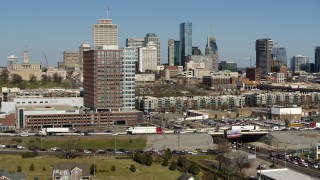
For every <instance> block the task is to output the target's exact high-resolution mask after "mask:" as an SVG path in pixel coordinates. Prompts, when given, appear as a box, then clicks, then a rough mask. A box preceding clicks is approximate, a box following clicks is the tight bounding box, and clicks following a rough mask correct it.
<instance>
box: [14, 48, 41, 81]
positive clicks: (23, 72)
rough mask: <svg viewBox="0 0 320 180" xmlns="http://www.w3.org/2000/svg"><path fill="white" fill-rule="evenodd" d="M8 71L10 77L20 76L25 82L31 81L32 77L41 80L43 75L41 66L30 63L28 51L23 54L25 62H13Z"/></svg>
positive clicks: (36, 63)
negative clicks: (13, 75)
mask: <svg viewBox="0 0 320 180" xmlns="http://www.w3.org/2000/svg"><path fill="white" fill-rule="evenodd" d="M8 70H9V72H10V75H12V74H17V75H20V76H21V77H22V79H23V80H24V81H29V80H30V77H31V76H32V75H34V76H35V77H36V80H40V79H41V75H42V70H41V64H40V63H38V62H29V53H28V51H24V53H23V62H19V61H11V66H10V67H9V68H8Z"/></svg>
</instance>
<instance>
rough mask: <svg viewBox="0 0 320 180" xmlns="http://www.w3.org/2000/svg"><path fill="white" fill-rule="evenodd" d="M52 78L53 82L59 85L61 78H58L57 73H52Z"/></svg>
mask: <svg viewBox="0 0 320 180" xmlns="http://www.w3.org/2000/svg"><path fill="white" fill-rule="evenodd" d="M52 77H53V82H55V83H58V84H60V83H61V81H62V77H61V76H59V74H58V73H53V75H52Z"/></svg>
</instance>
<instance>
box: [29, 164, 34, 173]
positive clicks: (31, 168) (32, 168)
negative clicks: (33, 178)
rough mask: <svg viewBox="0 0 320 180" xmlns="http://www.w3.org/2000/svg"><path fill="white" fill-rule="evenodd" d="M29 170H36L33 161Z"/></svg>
mask: <svg viewBox="0 0 320 180" xmlns="http://www.w3.org/2000/svg"><path fill="white" fill-rule="evenodd" d="M29 170H30V171H34V165H33V163H32V164H31V165H30V167H29Z"/></svg>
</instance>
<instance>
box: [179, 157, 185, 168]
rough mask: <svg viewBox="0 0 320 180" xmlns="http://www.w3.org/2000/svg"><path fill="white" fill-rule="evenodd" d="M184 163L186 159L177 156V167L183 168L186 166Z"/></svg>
mask: <svg viewBox="0 0 320 180" xmlns="http://www.w3.org/2000/svg"><path fill="white" fill-rule="evenodd" d="M186 162H187V159H186V157H181V156H179V157H178V162H177V165H178V166H180V167H183V166H184V165H185V164H186Z"/></svg>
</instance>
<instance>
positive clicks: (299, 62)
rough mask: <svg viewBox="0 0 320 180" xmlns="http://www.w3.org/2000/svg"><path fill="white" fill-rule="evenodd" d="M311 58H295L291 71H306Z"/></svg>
mask: <svg viewBox="0 0 320 180" xmlns="http://www.w3.org/2000/svg"><path fill="white" fill-rule="evenodd" d="M308 63H309V58H308V57H307V56H301V55H297V56H293V58H292V59H291V65H290V68H291V71H301V70H306V66H308Z"/></svg>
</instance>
